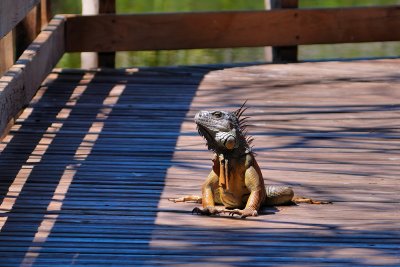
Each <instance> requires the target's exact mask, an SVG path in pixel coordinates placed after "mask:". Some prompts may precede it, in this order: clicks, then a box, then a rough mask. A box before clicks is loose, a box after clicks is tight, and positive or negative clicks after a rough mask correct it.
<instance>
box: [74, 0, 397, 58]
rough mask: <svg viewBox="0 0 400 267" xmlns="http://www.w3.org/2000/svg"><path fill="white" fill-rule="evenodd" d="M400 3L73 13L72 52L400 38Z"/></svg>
mask: <svg viewBox="0 0 400 267" xmlns="http://www.w3.org/2000/svg"><path fill="white" fill-rule="evenodd" d="M397 29H400V7H399V6H389V7H367V8H335V9H300V10H298V9H282V10H272V11H245V12H243V11H241V12H209V13H172V14H171V13H170V14H168V13H167V14H165V13H164V14H140V15H97V16H72V17H69V18H68V19H67V24H66V41H67V43H66V51H68V52H82V51H97V52H109V51H134V50H163V49H166V50H168V49H192V48H224V47H255V46H267V45H270V46H292V45H304V44H329V43H353V42H374V41H397V40H400V31H398V30H397Z"/></svg>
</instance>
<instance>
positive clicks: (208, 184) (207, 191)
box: [192, 170, 224, 215]
mask: <svg viewBox="0 0 400 267" xmlns="http://www.w3.org/2000/svg"><path fill="white" fill-rule="evenodd" d="M218 181H219V178H218V175H217V174H216V173H215V172H214V170H212V171H211V172H210V174H209V175H208V177H207V179H206V181H205V182H204V184H203V186H202V188H201V193H202V205H203V208H202V209H200V208H197V207H196V208H194V209H193V211H192V213H196V214H200V215H216V214H219V213H221V212H223V211H224V209H217V208H216V207H215V201H214V199H215V195H214V194H215V191H216V190H217V188H218Z"/></svg>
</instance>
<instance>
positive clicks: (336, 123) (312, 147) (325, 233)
mask: <svg viewBox="0 0 400 267" xmlns="http://www.w3.org/2000/svg"><path fill="white" fill-rule="evenodd" d="M399 64H400V61H399V60H379V61H354V62H324V63H302V64H288V65H255V66H242V67H237V68H232V67H226V68H225V69H220V68H218V67H215V66H214V67H212V66H208V67H206V66H204V67H182V68H176V67H175V68H145V69H127V70H103V71H98V72H96V71H92V72H85V71H82V70H54V72H53V73H52V74H50V75H49V76H48V79H47V81H46V82H45V83H44V85H43V86H42V87H41V89H40V90H39V92H38V93H37V95H36V96H35V97H34V99H33V100H32V102H31V104H30V105H29V107H28V108H27V109H26V110H25V112H24V113H23V114H22V115H21V116H20V118H19V119H18V120H17V121H16V124H15V125H14V126H13V127H12V129H11V132H10V134H9V135H8V136H6V138H5V139H4V140H3V141H2V142H1V143H0V152H1V154H0V168H1V173H0V201H1V206H0V229H1V230H0V257H1V259H2V263H1V265H2V266H54V264H58V265H59V266H69V265H74V266H111V265H114V266H154V265H163V266H179V265H190V266H197V265H201V266H207V265H209V266H288V265H290V266H293V265H295V266H338V265H340V266H370V265H386V266H397V265H399V264H400V258H399V254H398V251H399V249H400V232H399V229H400V223H399V222H400V212H399V203H400V196H399V195H398V191H399V189H400V179H399V177H398V173H400V164H399V161H400V149H399V144H400V143H399V140H400V128H399V127H398V124H397V121H398V119H399V111H400V106H399V104H398V99H399V97H400V90H399V86H400V73H399V71H398V66H399ZM244 99H248V103H249V106H250V109H249V110H248V115H249V116H251V120H250V132H251V133H252V134H253V135H254V137H255V152H256V153H257V159H258V161H259V164H260V165H261V167H262V171H263V173H264V178H265V181H266V183H268V184H271V183H273V184H289V185H291V186H293V187H294V188H295V190H296V192H297V193H298V194H300V195H305V196H310V197H313V198H317V199H327V200H332V201H333V202H334V204H332V205H323V206H319V205H306V204H304V205H299V206H288V207H277V208H265V209H263V211H262V212H261V216H259V217H256V218H248V219H246V220H240V219H232V218H225V217H200V216H195V215H192V214H191V212H190V211H191V210H192V209H193V207H195V206H196V205H197V204H193V203H184V204H174V203H171V202H169V201H168V200H167V199H168V198H170V197H176V196H180V195H186V194H199V193H200V186H201V184H202V182H203V181H204V179H205V177H206V175H207V173H208V172H209V169H210V158H211V155H210V152H208V151H206V148H205V145H204V143H203V140H202V139H201V138H200V137H198V136H197V132H196V129H195V125H194V123H193V121H192V120H193V119H192V118H193V116H194V114H195V112H197V111H198V110H200V109H214V108H224V109H227V110H233V109H235V108H237V107H238V106H240V105H241V103H242V102H243V101H244Z"/></svg>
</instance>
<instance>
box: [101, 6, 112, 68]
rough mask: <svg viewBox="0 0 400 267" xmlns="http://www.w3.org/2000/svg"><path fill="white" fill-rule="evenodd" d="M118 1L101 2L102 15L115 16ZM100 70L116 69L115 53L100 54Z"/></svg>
mask: <svg viewBox="0 0 400 267" xmlns="http://www.w3.org/2000/svg"><path fill="white" fill-rule="evenodd" d="M115 1H116V0H100V5H99V13H100V14H115V13H116V3H115ZM99 67H100V68H115V52H100V53H99Z"/></svg>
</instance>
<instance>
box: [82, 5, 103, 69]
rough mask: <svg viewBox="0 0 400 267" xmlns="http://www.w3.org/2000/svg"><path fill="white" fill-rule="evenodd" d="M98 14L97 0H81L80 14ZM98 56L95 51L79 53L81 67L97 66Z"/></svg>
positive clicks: (93, 67)
mask: <svg viewBox="0 0 400 267" xmlns="http://www.w3.org/2000/svg"><path fill="white" fill-rule="evenodd" d="M97 14H99V0H82V15H97ZM98 65H99V64H98V57H97V53H96V52H82V53H81V68H82V69H95V68H97V67H98Z"/></svg>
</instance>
